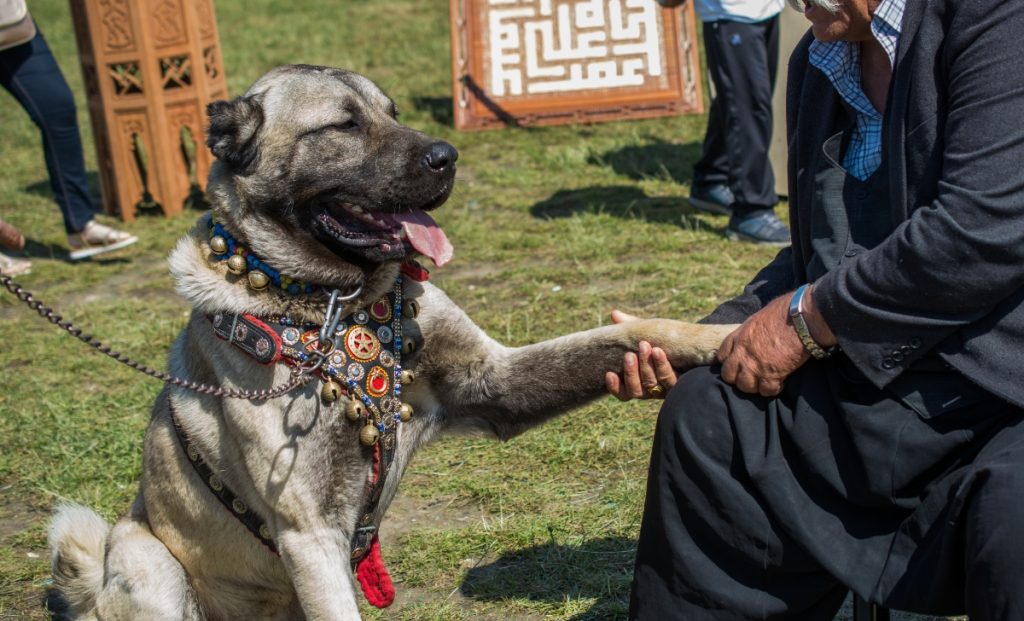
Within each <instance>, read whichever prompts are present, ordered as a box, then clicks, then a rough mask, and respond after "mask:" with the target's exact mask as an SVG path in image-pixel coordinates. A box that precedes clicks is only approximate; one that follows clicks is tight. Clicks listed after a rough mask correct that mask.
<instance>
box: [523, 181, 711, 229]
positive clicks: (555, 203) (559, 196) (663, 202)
mask: <svg viewBox="0 0 1024 621" xmlns="http://www.w3.org/2000/svg"><path fill="white" fill-rule="evenodd" d="M530 213H531V214H532V215H533V216H534V217H536V218H568V217H570V216H573V215H575V214H584V213H590V214H608V215H611V216H615V217H617V218H637V219H640V220H645V221H648V222H659V223H665V224H677V225H679V226H681V227H683V228H685V229H690V230H695V229H698V228H699V229H705V230H711V231H715V232H717V233H719V234H724V232H725V223H726V221H725V220H724V219H722V221H721V223H720V225H718V224H719V223H717V222H716V224H715V225H709V224H708V221H707V220H701V219H698V218H697V216H696V213H697V212H696V210H694V208H693V207H691V206H690V204H689V202H687V200H686V199H685V198H683V197H681V196H648V195H647V194H646V193H645V192H644V191H643V190H642V189H641V188H638V187H636V186H632V185H609V186H592V187H589V188H578V189H575V190H558V191H557V192H555V193H554V194H552V195H551V196H550V197H549V198H547V199H545V200H543V201H541V202H539V203H536V204H534V205H533V206H532V207H530Z"/></svg>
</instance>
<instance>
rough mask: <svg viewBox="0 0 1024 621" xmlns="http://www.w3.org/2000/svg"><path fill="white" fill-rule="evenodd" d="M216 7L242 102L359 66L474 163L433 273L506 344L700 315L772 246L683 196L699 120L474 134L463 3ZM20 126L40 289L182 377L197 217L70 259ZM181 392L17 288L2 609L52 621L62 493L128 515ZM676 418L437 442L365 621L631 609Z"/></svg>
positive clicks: (3, 408) (407, 113)
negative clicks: (459, 98) (302, 74)
mask: <svg viewBox="0 0 1024 621" xmlns="http://www.w3.org/2000/svg"><path fill="white" fill-rule="evenodd" d="M31 9H32V12H33V14H34V15H35V16H36V18H37V21H38V22H39V23H40V25H41V27H42V30H43V31H44V32H45V33H46V36H47V38H48V40H49V42H50V45H51V47H52V48H53V50H54V53H55V55H56V56H57V60H58V62H59V63H60V64H61V66H62V67H63V69H64V73H65V75H66V77H67V79H68V81H69V83H70V84H71V86H72V89H73V90H74V92H75V93H76V97H78V103H79V116H80V122H81V124H82V131H83V138H84V142H85V145H86V158H87V168H88V169H89V170H90V171H95V169H96V162H95V152H94V150H93V146H92V134H91V128H90V127H89V121H88V115H87V114H86V111H85V102H84V99H83V93H84V90H83V88H82V81H81V75H80V72H79V68H78V60H77V57H76V49H75V43H74V36H73V31H72V26H71V22H70V16H69V12H68V6H67V3H66V2H63V1H58V0H36V1H34V2H32V3H31ZM216 9H217V16H218V23H219V27H220V34H221V41H222V45H223V57H224V68H225V70H226V72H227V76H228V83H229V88H230V92H231V94H232V95H237V94H239V93H241V92H242V91H243V90H244V89H245V88H246V87H247V86H248V85H249V84H250V83H251V82H252V81H253V80H255V79H256V78H257V77H259V76H260V75H261V74H262V73H264V72H265V71H266V70H268V69H270V68H271V67H274V66H276V65H278V64H283V63H292V62H304V63H313V64H327V65H333V66H338V67H344V68H348V69H353V70H356V71H359V72H361V73H364V74H366V75H367V76H369V77H370V78H371V79H373V80H374V81H376V82H377V83H378V84H379V85H381V86H382V87H383V88H384V90H385V91H387V92H388V93H389V94H390V95H391V96H392V97H393V98H394V99H395V100H396V101H397V103H398V107H399V110H400V113H401V119H402V120H403V122H405V123H407V124H409V125H411V126H413V127H416V128H418V129H421V130H423V131H425V132H428V133H430V134H433V135H435V136H438V137H440V138H443V139H445V140H447V141H449V142H451V143H452V144H454V145H455V146H456V147H457V148H458V149H459V150H460V154H461V155H460V158H459V177H458V179H459V181H458V183H457V186H456V190H455V192H454V194H453V196H452V199H451V200H450V201H449V203H448V204H447V205H446V206H445V207H443V208H442V209H441V210H440V211H439V212H438V213H437V220H438V222H439V223H440V224H441V225H442V226H443V227H444V228H445V230H446V231H447V233H448V236H449V238H450V239H451V240H452V242H453V243H454V245H455V247H456V258H455V260H454V261H453V262H452V263H451V264H450V266H448V267H446V268H444V269H441V270H435V271H434V274H433V279H434V282H435V283H436V284H438V285H439V286H441V287H442V288H444V289H445V290H446V291H447V292H448V294H449V295H450V296H451V297H452V298H453V299H454V300H456V301H457V302H459V303H460V304H462V305H463V306H464V307H465V309H466V310H467V311H468V313H469V314H470V316H472V317H473V318H474V319H475V320H476V321H477V322H478V323H479V325H480V326H482V327H483V328H484V329H485V330H486V331H487V332H489V333H490V334H491V335H493V336H495V337H496V338H498V339H499V340H501V341H503V342H505V343H508V344H523V343H528V342H533V341H537V340H540V339H545V338H550V337H554V336H556V335H559V334H563V333H566V332H569V331H573V330H577V329H580V328H586V327H591V326H597V325H601V324H603V323H606V322H607V321H608V319H607V317H608V314H609V312H610V310H611V309H612V308H615V307H618V308H621V309H624V310H626V311H629V312H633V313H637V314H641V315H660V316H668V317H676V318H682V319H690V320H693V319H697V318H699V317H701V316H702V315H703V314H704V313H706V312H708V311H710V310H711V309H712V308H713V307H714V306H715V305H716V303H717V302H719V301H721V300H724V299H725V298H727V297H728V296H730V295H732V294H734V293H735V292H736V291H738V289H739V288H740V287H741V286H742V284H743V283H744V282H746V280H747V279H748V278H749V276H750V275H751V274H752V273H753V272H754V271H755V270H756V269H757V268H758V267H759V266H761V265H763V264H764V263H766V262H767V261H769V260H770V259H771V257H772V256H773V254H774V251H773V250H770V249H762V248H757V247H753V246H750V245H743V244H735V243H730V242H728V241H726V240H725V239H724V238H723V237H722V229H723V227H724V226H725V224H726V220H725V218H723V217H718V216H706V215H701V214H696V213H694V212H693V211H692V209H691V208H690V207H689V206H688V205H687V203H686V201H685V200H684V199H683V196H685V195H686V192H687V184H688V182H689V175H690V169H691V167H692V164H693V163H694V161H695V160H696V158H697V157H698V155H699V151H700V141H701V138H702V136H703V128H704V119H703V118H701V117H676V118H671V119H663V120H652V121H634V122H624V123H609V124H602V125H594V126H577V127H560V128H550V129H535V130H525V129H516V130H500V131H490V132H482V133H458V132H456V131H455V130H454V129H453V128H452V117H451V99H450V98H451V84H450V68H449V44H448V41H449V39H448V11H447V3H445V2H439V1H438V0H392V1H389V2H381V1H377V2H370V1H368V0H346V1H336V2H314V1H312V0H292V1H289V2H281V1H279V0H248V1H246V2H244V3H243V2H240V1H238V0H233V1H229V0H221V2H219V3H218V4H217V7H216ZM0 119H2V120H3V122H2V123H0V169H2V170H3V171H4V174H3V175H2V177H0V216H2V217H3V218H4V219H7V220H10V221H12V222H14V223H16V224H17V225H18V226H19V227H20V228H21V229H22V230H23V231H24V232H25V234H26V235H27V236H28V237H29V238H30V239H31V242H30V247H29V253H30V255H31V258H32V261H33V263H34V270H33V273H32V274H31V275H29V276H26V277H24V278H22V279H20V282H21V283H22V284H23V285H24V286H26V287H27V288H29V289H30V290H32V291H33V292H34V293H35V294H36V295H37V296H38V297H40V298H41V299H42V300H44V301H45V302H47V303H49V304H51V305H53V306H54V307H55V308H57V309H58V312H59V313H61V314H62V315H64V317H65V318H67V319H70V320H72V321H74V322H75V323H77V324H79V325H80V326H82V327H85V328H86V330H87V331H88V332H91V333H92V334H94V335H95V336H97V337H98V338H100V339H101V340H103V341H104V342H106V343H108V344H110V345H111V346H113V347H114V348H115V349H119V350H123V351H125V352H127V353H129V354H130V355H131V356H133V357H135V358H137V359H140V360H142V361H145V362H148V363H149V364H150V365H151V366H154V367H159V368H163V364H164V359H165V356H166V351H167V348H168V346H169V345H170V343H171V341H172V340H173V338H174V336H175V335H176V333H177V332H178V330H179V329H180V328H181V327H182V326H183V325H184V323H185V318H186V313H187V307H186V305H185V303H184V301H183V300H181V299H180V298H178V297H177V296H176V295H175V293H174V292H173V288H172V283H171V280H170V278H169V276H168V274H167V267H166V263H165V258H166V256H167V253H168V251H169V250H170V248H171V247H172V245H173V243H174V242H175V240H176V239H177V238H178V236H179V235H180V234H181V233H182V232H183V231H184V230H185V229H186V228H188V227H189V226H190V225H191V223H192V221H193V220H194V219H195V217H197V216H198V213H197V212H192V213H186V214H185V215H184V216H183V217H180V218H177V219H173V220H170V219H162V218H141V219H139V220H138V221H136V222H135V223H134V224H132V225H131V226H130V227H128V228H129V229H130V230H131V231H132V232H133V233H136V234H137V235H138V236H139V237H140V243H139V244H137V245H136V246H135V247H133V249H132V250H131V251H122V252H120V253H118V254H115V255H112V256H111V257H110V258H104V259H101V260H94V261H91V262H87V263H82V264H77V265H76V264H71V263H69V262H68V261H67V260H66V245H65V242H64V235H63V227H62V224H61V219H60V216H59V213H58V210H57V208H56V206H55V204H54V203H53V201H52V198H51V196H50V194H49V189H48V185H47V177H46V170H45V168H44V166H43V163H42V152H41V149H40V146H39V139H38V135H37V133H36V129H35V127H34V126H33V125H32V124H31V122H30V121H29V119H28V117H27V115H25V114H24V113H23V111H22V110H21V109H20V108H19V107H18V105H17V104H16V103H15V102H14V100H13V99H12V98H11V97H9V96H7V95H0ZM91 181H92V182H93V183H94V190H95V191H96V192H97V193H98V186H97V185H96V183H98V182H97V180H96V176H95V174H91ZM160 388H161V386H160V384H159V383H158V382H156V381H154V380H151V379H148V378H146V377H144V376H142V375H140V374H138V373H135V372H133V371H131V370H129V369H127V368H126V367H123V366H120V365H117V364H116V363H114V362H113V361H111V360H109V359H108V358H106V357H104V356H102V355H100V354H98V353H97V352H95V351H92V350H91V349H89V348H87V347H85V346H84V345H82V344H81V343H79V342H77V341H75V340H73V339H72V338H70V337H68V336H67V335H66V334H62V333H60V332H58V330H56V329H55V328H53V327H52V326H50V325H49V324H47V323H46V322H44V321H42V320H41V319H40V318H38V317H37V316H36V315H35V314H34V313H32V312H31V311H29V310H28V309H27V308H26V307H25V306H23V305H21V304H18V303H16V302H15V300H14V298H13V296H11V295H9V294H7V293H6V292H3V293H0V619H6V618H18V619H46V618H48V615H47V614H46V612H45V609H44V608H43V605H42V601H41V598H42V593H43V591H44V589H45V586H46V581H47V575H48V553H47V550H46V545H45V528H46V520H47V517H48V514H49V512H50V510H51V508H52V506H53V505H54V503H56V502H58V501H60V500H64V499H67V500H73V501H76V502H80V503H83V504H86V505H88V506H91V507H93V508H95V509H97V510H98V511H99V512H100V513H102V514H103V515H104V516H105V517H107V518H109V519H115V518H116V517H117V516H118V515H119V514H120V513H121V512H123V511H124V510H126V508H127V507H128V505H129V503H130V501H131V499H132V498H133V496H134V495H135V491H136V481H137V478H138V475H139V463H140V448H141V439H142V433H143V430H144V428H145V426H146V423H147V420H148V414H149V407H150V403H151V402H152V400H153V398H154V397H155V396H156V394H157V393H158V392H159V390H160ZM656 412H657V405H656V404H654V403H649V402H637V403H629V404H621V403H619V402H617V401H615V400H614V399H612V398H610V397H609V398H603V399H600V400H598V401H597V402H595V403H593V404H592V405H589V406H587V407H585V408H581V409H579V410H577V411H575V412H573V413H571V414H569V415H567V416H565V417H563V418H561V419H559V420H556V421H554V422H552V423H551V424H549V425H547V426H545V427H542V428H540V429H536V430H534V431H532V432H530V433H527V434H525V435H523V436H521V437H518V438H516V439H514V440H512V441H510V442H508V443H505V444H499V443H497V442H493V441H486V440H480V439H465V438H450V439H445V440H442V441H440V442H438V443H436V444H434V445H432V446H430V447H429V448H427V449H426V450H425V451H423V452H422V453H420V455H419V456H418V457H417V458H416V460H415V461H414V462H413V464H412V466H411V468H410V470H409V472H408V475H407V476H406V478H405V480H404V481H403V483H402V488H401V491H400V495H399V498H398V500H397V501H396V503H395V505H394V507H393V508H392V510H391V512H390V513H389V515H388V518H387V520H386V521H385V524H384V526H383V530H382V533H383V542H384V556H385V560H386V561H387V563H388V566H389V568H390V570H391V572H392V575H393V577H394V579H395V580H396V583H397V584H396V586H397V590H398V593H399V597H398V601H397V602H396V604H395V606H394V607H393V608H392V609H391V610H389V611H388V612H386V613H381V612H378V611H375V610H371V609H369V608H367V609H366V610H365V611H364V612H365V614H366V616H367V617H368V618H370V619H384V618H388V619H408V620H416V621H425V620H431V619H437V620H442V619H443V620H459V619H524V620H527V619H529V620H534V619H621V618H624V616H625V611H626V604H627V597H628V589H629V582H630V578H631V572H632V561H633V554H634V541H635V538H636V535H637V530H638V526H639V521H640V512H641V507H642V503H643V496H644V481H645V478H646V467H647V459H648V454H649V447H650V441H651V436H652V432H653V425H654V419H655V414H656ZM341 570H342V568H339V571H341Z"/></svg>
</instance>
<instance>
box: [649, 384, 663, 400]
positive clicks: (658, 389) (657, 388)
mask: <svg viewBox="0 0 1024 621" xmlns="http://www.w3.org/2000/svg"><path fill="white" fill-rule="evenodd" d="M647 394H649V395H651V396H652V397H657V398H658V399H660V398H662V397H664V396H665V389H664V388H662V386H661V384H655V385H654V386H651V387H650V388H648V389H647Z"/></svg>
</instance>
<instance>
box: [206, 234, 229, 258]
mask: <svg viewBox="0 0 1024 621" xmlns="http://www.w3.org/2000/svg"><path fill="white" fill-rule="evenodd" d="M210 250H212V251H213V252H214V253H215V254H224V253H225V252H227V251H228V240H226V239H224V238H223V237H221V236H220V235H214V236H213V237H211V238H210Z"/></svg>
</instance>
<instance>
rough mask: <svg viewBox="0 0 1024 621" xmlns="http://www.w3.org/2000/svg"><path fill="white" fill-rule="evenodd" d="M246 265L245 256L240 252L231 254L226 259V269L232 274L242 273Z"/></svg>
mask: <svg viewBox="0 0 1024 621" xmlns="http://www.w3.org/2000/svg"><path fill="white" fill-rule="evenodd" d="M248 266H249V265H248V263H247V262H246V260H245V257H243V256H242V255H240V254H233V255H231V258H229V259H228V271H230V272H231V273H232V274H244V273H245V270H246V268H247V267H248Z"/></svg>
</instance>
